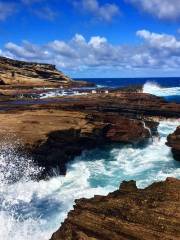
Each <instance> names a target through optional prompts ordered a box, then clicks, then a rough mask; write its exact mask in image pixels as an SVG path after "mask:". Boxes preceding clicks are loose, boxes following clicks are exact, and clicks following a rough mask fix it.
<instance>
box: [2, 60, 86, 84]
mask: <svg viewBox="0 0 180 240" xmlns="http://www.w3.org/2000/svg"><path fill="white" fill-rule="evenodd" d="M86 84H87V83H85V82H76V81H73V80H72V79H70V78H69V77H67V76H65V75H64V74H63V73H62V72H60V71H58V70H57V69H56V67H55V65H51V64H41V63H30V62H23V61H17V60H12V59H9V58H5V57H0V85H13V86H17V85H18V86H21V85H23V86H52V87H53V86H56V85H57V86H58V85H59V86H63V87H71V86H84V85H86ZM87 85H89V84H87Z"/></svg>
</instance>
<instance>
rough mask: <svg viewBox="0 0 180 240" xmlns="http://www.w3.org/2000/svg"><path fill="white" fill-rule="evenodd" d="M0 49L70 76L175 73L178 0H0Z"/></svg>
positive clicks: (179, 62)
mask: <svg viewBox="0 0 180 240" xmlns="http://www.w3.org/2000/svg"><path fill="white" fill-rule="evenodd" d="M0 55H1V56H5V57H9V58H13V59H19V60H25V61H31V62H32V61H35V62H43V63H51V64H55V65H56V66H57V68H58V69H59V70H61V71H63V72H65V73H66V74H67V75H69V76H71V77H74V78H96V77H101V78H103V77H119V78H120V77H164V76H166V77H168V76H170V77H173V76H176V77H179V76H180V0H111V1H109V0H15V1H13V0H0Z"/></svg>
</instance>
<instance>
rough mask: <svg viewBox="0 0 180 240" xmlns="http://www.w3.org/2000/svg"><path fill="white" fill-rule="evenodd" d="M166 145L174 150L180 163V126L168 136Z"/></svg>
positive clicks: (175, 156) (175, 157)
mask: <svg viewBox="0 0 180 240" xmlns="http://www.w3.org/2000/svg"><path fill="white" fill-rule="evenodd" d="M166 144H167V145H168V146H169V147H171V148H172V153H173V156H174V159H176V160H177V161H180V126H179V127H177V129H176V131H175V132H174V133H172V134H170V135H169V136H168V138H167V143H166Z"/></svg>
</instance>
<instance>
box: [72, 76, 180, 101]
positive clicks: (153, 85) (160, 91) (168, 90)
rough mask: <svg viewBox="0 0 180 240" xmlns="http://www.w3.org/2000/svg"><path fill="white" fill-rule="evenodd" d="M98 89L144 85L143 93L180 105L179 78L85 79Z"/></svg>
mask: <svg viewBox="0 0 180 240" xmlns="http://www.w3.org/2000/svg"><path fill="white" fill-rule="evenodd" d="M76 80H86V81H89V82H93V83H95V84H96V85H97V86H98V87H110V88H116V87H127V86H132V85H144V92H147V93H151V94H154V95H157V96H162V97H165V98H166V100H168V101H172V102H178V103H180V77H176V78H175V77H173V78H167V77H166V78H155V77H154V78H86V79H76Z"/></svg>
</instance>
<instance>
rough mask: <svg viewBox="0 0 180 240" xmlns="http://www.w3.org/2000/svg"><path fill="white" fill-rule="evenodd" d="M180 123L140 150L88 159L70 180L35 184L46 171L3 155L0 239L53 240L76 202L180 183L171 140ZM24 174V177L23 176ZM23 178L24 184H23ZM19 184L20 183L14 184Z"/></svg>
mask: <svg viewBox="0 0 180 240" xmlns="http://www.w3.org/2000/svg"><path fill="white" fill-rule="evenodd" d="M177 125H178V122H161V123H160V126H159V133H160V138H156V139H154V141H153V142H151V143H149V145H148V146H146V147H144V148H142V149H139V148H135V147H132V146H131V145H127V146H121V145H119V146H116V147H112V148H110V149H109V148H106V149H102V150H98V149H97V150H93V151H90V152H85V153H83V154H82V155H81V156H80V157H78V158H76V159H75V160H74V162H73V163H71V164H70V165H69V166H68V172H67V175H66V177H63V176H57V177H53V178H51V179H50V180H48V181H44V180H41V181H39V182H37V181H35V180H33V178H31V177H30V176H31V175H35V176H36V174H38V173H39V172H40V171H41V169H39V168H38V167H36V166H34V165H33V162H32V160H31V159H29V158H28V157H27V156H22V155H21V156H20V155H18V153H17V152H16V151H15V150H14V149H13V147H12V146H11V148H9V145H8V148H5V147H3V148H2V149H1V153H0V169H1V172H0V239H2V240H12V239H13V240H24V239H27V240H39V239H41V240H47V239H49V238H50V237H51V235H52V233H53V232H54V231H55V230H56V229H57V228H59V225H60V223H61V222H62V221H63V220H64V218H65V217H66V216H67V213H68V211H69V210H70V209H72V207H73V204H74V199H77V198H81V197H88V198H89V197H92V196H93V195H94V194H101V195H104V194H107V193H108V192H110V191H113V190H115V189H117V188H118V186H119V184H120V182H121V181H122V180H130V179H131V180H132V179H134V180H136V181H137V184H138V186H140V187H145V186H147V185H148V184H150V183H152V182H153V181H155V180H164V179H165V178H166V177H168V176H173V177H177V178H180V168H178V167H180V163H179V162H176V161H174V160H173V157H172V155H171V151H170V149H169V148H168V147H167V146H166V145H165V142H166V137H167V135H168V134H169V133H171V132H173V131H174V130H175V128H176V126H177ZM21 173H23V174H21ZM17 176H18V178H17ZM14 178H15V180H16V181H15V182H13V180H14Z"/></svg>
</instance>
